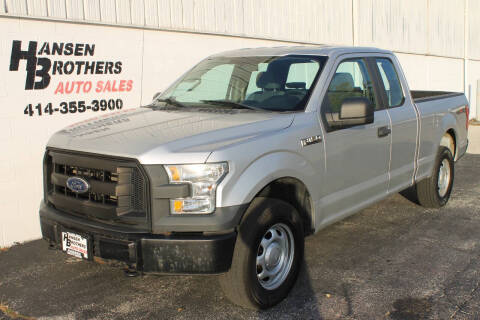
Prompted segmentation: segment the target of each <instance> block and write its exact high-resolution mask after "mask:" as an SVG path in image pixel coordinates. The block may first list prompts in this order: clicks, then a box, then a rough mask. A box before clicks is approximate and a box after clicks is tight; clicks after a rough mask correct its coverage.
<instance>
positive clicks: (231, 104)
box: [200, 100, 267, 112]
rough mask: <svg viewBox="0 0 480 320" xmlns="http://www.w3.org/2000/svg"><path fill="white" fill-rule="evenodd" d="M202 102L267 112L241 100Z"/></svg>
mask: <svg viewBox="0 0 480 320" xmlns="http://www.w3.org/2000/svg"><path fill="white" fill-rule="evenodd" d="M200 101H202V102H205V103H208V104H213V105H223V106H230V107H233V108H236V109H250V110H255V111H262V112H265V111H267V110H265V109H262V108H257V107H252V106H249V105H246V104H243V103H240V102H234V101H230V100H200Z"/></svg>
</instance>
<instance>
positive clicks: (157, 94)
mask: <svg viewBox="0 0 480 320" xmlns="http://www.w3.org/2000/svg"><path fill="white" fill-rule="evenodd" d="M161 94H162V92H157V93H155V94H154V95H153V100H155V99H157V97H158V96H159V95H161Z"/></svg>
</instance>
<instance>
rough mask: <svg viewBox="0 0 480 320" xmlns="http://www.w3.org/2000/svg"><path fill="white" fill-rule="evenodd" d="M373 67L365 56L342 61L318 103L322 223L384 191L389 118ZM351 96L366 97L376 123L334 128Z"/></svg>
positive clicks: (334, 218) (388, 153)
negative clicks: (322, 170)
mask: <svg viewBox="0 0 480 320" xmlns="http://www.w3.org/2000/svg"><path fill="white" fill-rule="evenodd" d="M371 70H372V69H371V66H370V65H369V64H368V63H367V60H366V59H363V58H350V59H346V60H342V61H341V62H339V63H338V64H337V68H336V72H335V73H334V74H333V75H332V76H331V80H330V84H329V87H328V90H327V92H326V94H325V98H324V101H323V102H322V107H321V121H322V122H323V125H324V127H325V128H326V133H325V136H324V143H325V150H326V152H325V154H326V159H325V160H326V161H325V176H324V178H325V180H324V181H322V182H321V185H322V198H321V201H320V211H321V217H322V218H323V219H322V220H323V221H322V222H321V223H328V222H329V221H330V220H337V219H340V218H342V217H344V216H346V215H348V214H349V213H352V212H353V211H355V210H357V209H358V208H360V207H362V206H365V205H367V204H369V203H371V202H373V201H375V200H376V199H378V198H381V197H383V196H385V194H386V192H387V188H388V182H389V172H388V170H389V161H390V136H389V130H390V127H389V125H390V120H389V115H388V113H387V110H386V109H383V108H382V103H380V102H379V101H381V99H379V94H378V92H379V89H378V88H375V87H374V83H373V81H372V76H371V75H372V74H373V72H372V71H371ZM351 97H366V98H368V99H369V100H370V101H371V103H372V104H374V106H375V118H374V122H373V123H370V124H364V125H357V126H353V127H347V128H341V127H335V126H333V125H332V123H334V121H335V118H337V117H338V113H339V111H340V106H341V104H342V101H343V100H344V99H345V98H351ZM332 121H333V122H332Z"/></svg>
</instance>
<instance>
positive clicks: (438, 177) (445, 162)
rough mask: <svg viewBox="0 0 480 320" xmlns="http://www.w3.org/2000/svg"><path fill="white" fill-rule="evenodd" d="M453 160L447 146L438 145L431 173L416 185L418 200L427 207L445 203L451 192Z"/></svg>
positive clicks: (439, 205)
mask: <svg viewBox="0 0 480 320" xmlns="http://www.w3.org/2000/svg"><path fill="white" fill-rule="evenodd" d="M453 178H454V161H453V156H452V153H451V152H450V150H449V149H448V148H445V147H440V149H439V151H438V155H437V158H436V159H435V164H434V167H433V174H432V176H431V177H430V178H427V179H424V180H422V181H420V182H419V183H418V184H417V186H416V189H417V197H418V202H419V203H420V204H421V205H422V206H424V207H427V208H440V207H443V206H444V205H445V204H447V202H448V199H449V198H450V193H451V192H452V187H453Z"/></svg>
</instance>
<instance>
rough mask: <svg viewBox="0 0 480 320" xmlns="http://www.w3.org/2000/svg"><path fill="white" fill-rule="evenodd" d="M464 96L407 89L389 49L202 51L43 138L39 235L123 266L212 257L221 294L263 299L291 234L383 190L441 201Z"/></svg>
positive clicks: (284, 276)
mask: <svg viewBox="0 0 480 320" xmlns="http://www.w3.org/2000/svg"><path fill="white" fill-rule="evenodd" d="M468 112H469V107H468V102H467V99H466V98H465V95H464V94H463V93H451V92H429V91H410V90H409V87H408V84H407V81H406V79H405V76H404V74H403V72H402V70H401V68H400V65H399V63H398V60H397V58H396V57H395V55H394V54H393V53H392V52H390V51H385V50H380V49H375V48H353V47H329V46H322V47H277V48H257V49H243V50H235V51H228V52H224V53H220V54H217V55H213V56H210V57H208V58H206V59H205V60H203V61H201V62H200V63H199V64H197V65H196V66H195V67H193V68H192V69H190V70H189V71H188V72H186V73H185V74H184V75H183V76H182V77H180V79H178V80H177V81H176V82H175V83H173V84H172V85H171V86H170V87H169V88H168V89H167V90H166V91H164V92H163V93H162V94H157V95H156V96H155V97H154V101H153V102H152V103H151V104H150V105H148V106H145V107H141V108H137V109H129V110H125V111H121V112H118V113H115V114H110V115H108V116H103V117H97V118H94V119H91V120H89V121H84V122H81V123H77V124H75V125H72V126H70V127H68V128H65V129H64V130H61V131H59V132H57V133H56V134H55V135H54V136H53V137H52V138H51V139H50V141H49V142H48V145H47V150H46V153H45V157H44V190H45V191H44V200H43V201H42V203H41V205H40V220H41V227H42V233H43V237H44V239H46V240H47V241H48V242H49V243H50V245H51V246H52V247H56V248H58V249H61V250H63V251H65V252H66V253H68V254H71V255H75V256H77V257H81V258H84V259H88V260H93V258H94V257H99V258H103V259H113V260H118V261H122V262H124V263H125V265H126V266H127V267H128V268H129V270H130V271H131V272H138V273H141V272H150V273H177V274H182V273H188V274H192V273H202V274H209V273H221V274H222V275H221V276H220V279H221V280H220V284H221V286H222V288H223V289H224V291H225V294H226V295H227V296H228V297H229V298H230V299H231V300H232V301H233V302H234V303H236V304H239V305H242V306H246V307H250V308H267V307H270V306H272V305H274V304H276V303H278V302H279V301H281V300H282V299H283V298H285V297H286V295H287V294H288V292H289V291H290V289H291V287H292V286H293V284H294V282H295V279H296V277H297V274H298V272H299V269H300V266H301V263H302V260H303V250H304V237H305V236H307V235H310V234H313V233H315V232H317V231H319V230H321V229H322V228H325V227H326V226H327V225H329V224H331V223H334V222H335V221H338V220H340V219H343V218H345V217H347V216H349V215H351V214H353V213H355V212H358V211H359V210H361V209H362V208H365V207H367V206H369V205H371V204H373V203H375V202H377V201H379V200H381V199H384V198H385V197H387V196H388V195H390V194H392V193H396V192H404V193H405V194H408V195H409V196H410V198H411V199H413V200H415V201H416V202H417V203H418V204H420V205H422V206H425V207H430V208H438V207H441V206H444V205H445V204H446V203H447V201H448V199H449V197H450V193H451V190H452V185H453V177H454V161H456V160H458V159H459V158H460V157H462V155H463V154H464V153H465V152H466V149H467V144H468V141H467V130H468Z"/></svg>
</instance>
